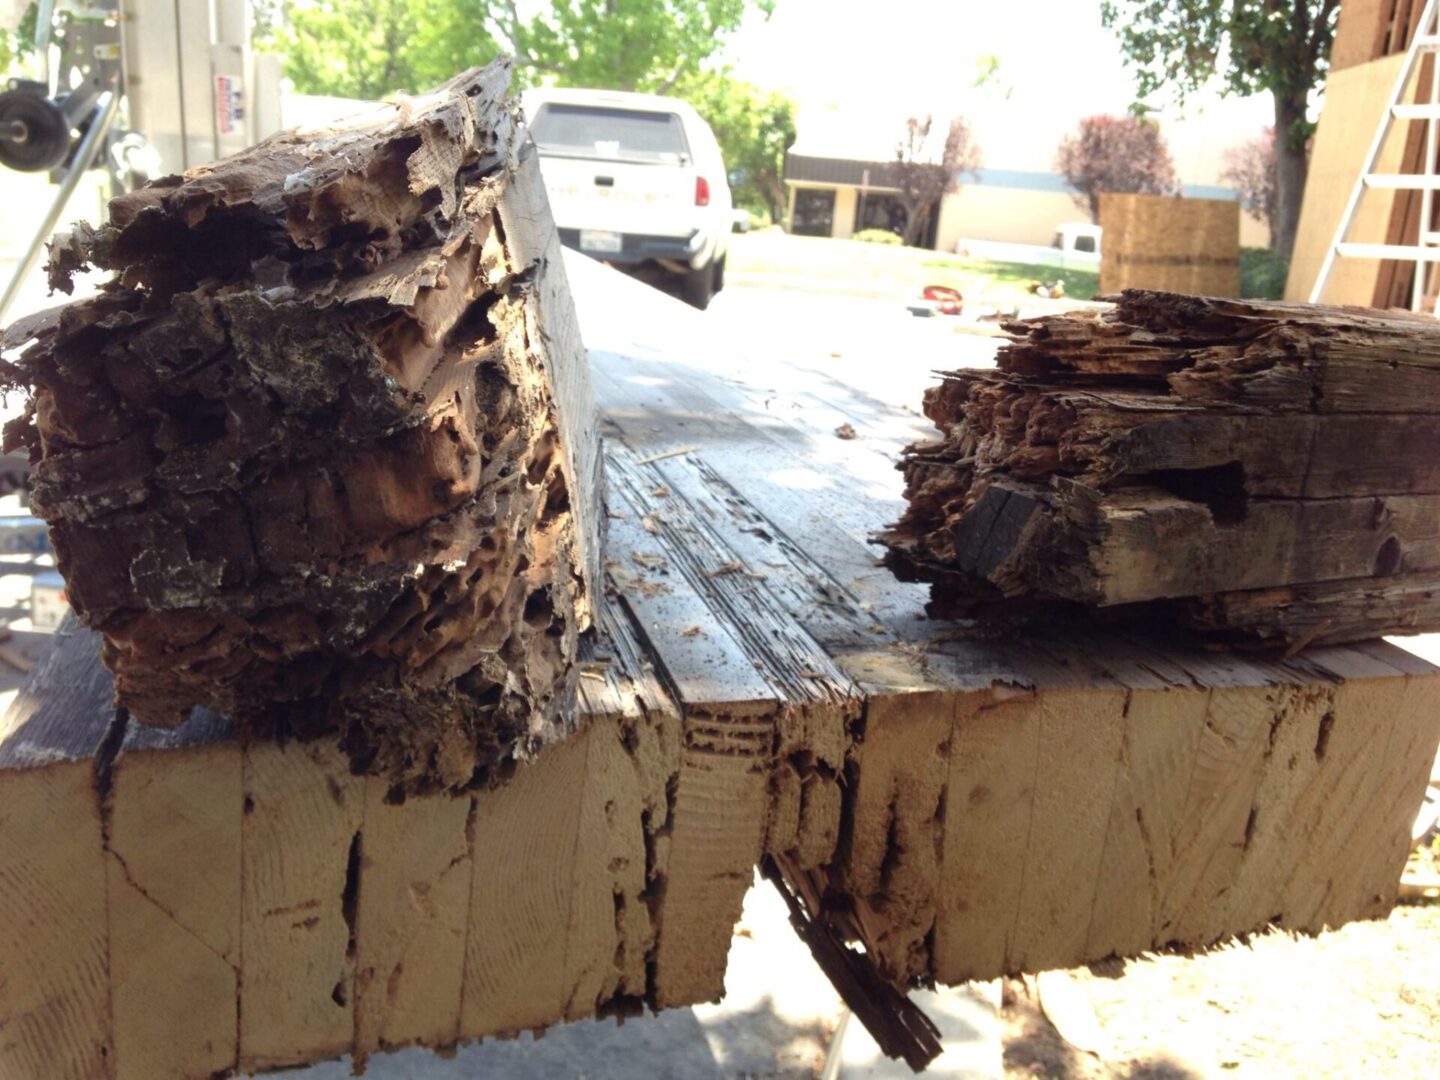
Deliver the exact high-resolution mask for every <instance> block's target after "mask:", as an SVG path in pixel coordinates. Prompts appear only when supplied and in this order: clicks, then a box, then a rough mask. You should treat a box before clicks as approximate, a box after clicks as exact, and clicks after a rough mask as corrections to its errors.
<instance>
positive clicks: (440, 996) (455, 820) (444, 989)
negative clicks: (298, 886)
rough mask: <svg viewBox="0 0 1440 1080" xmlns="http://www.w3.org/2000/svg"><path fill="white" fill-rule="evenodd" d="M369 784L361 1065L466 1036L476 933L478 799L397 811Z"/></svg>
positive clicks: (442, 799) (359, 954)
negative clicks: (470, 938)
mask: <svg viewBox="0 0 1440 1080" xmlns="http://www.w3.org/2000/svg"><path fill="white" fill-rule="evenodd" d="M388 794H389V785H387V784H385V783H384V782H383V781H381V780H378V779H376V778H374V777H370V778H367V779H366V780H365V781H364V791H363V794H362V795H361V797H362V798H363V800H364V807H363V809H362V812H361V833H360V860H361V865H360V881H359V890H358V896H357V898H356V902H355V916H354V918H355V1030H354V1047H353V1053H354V1055H355V1059H356V1060H357V1061H360V1062H363V1061H364V1059H365V1056H366V1055H368V1054H371V1053H374V1052H375V1051H378V1050H394V1049H398V1048H400V1047H403V1046H413V1045H417V1044H418V1045H421V1046H438V1047H443V1046H448V1045H453V1044H454V1043H455V1042H456V1041H457V1040H458V1039H459V1037H460V990H461V980H462V977H463V974H464V970H465V937H466V931H467V928H468V927H469V917H468V915H469V901H470V885H471V863H470V842H469V831H470V827H471V823H470V820H469V818H470V811H471V806H472V801H471V799H470V797H469V796H459V797H451V796H438V797H435V798H422V799H411V800H408V801H407V802H405V803H402V804H398V805H397V804H395V803H392V802H390V801H389V800H388V799H387V796H388Z"/></svg>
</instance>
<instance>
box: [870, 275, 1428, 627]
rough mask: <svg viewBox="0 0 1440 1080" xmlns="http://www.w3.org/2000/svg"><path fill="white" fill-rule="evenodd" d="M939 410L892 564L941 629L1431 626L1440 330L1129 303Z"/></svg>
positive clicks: (1029, 332) (1248, 307) (1045, 339)
mask: <svg viewBox="0 0 1440 1080" xmlns="http://www.w3.org/2000/svg"><path fill="white" fill-rule="evenodd" d="M1010 329H1011V330H1012V332H1014V333H1015V335H1016V338H1015V340H1014V341H1012V342H1011V343H1010V344H1008V345H1006V346H1004V347H1002V348H1001V350H1000V352H999V354H998V356H997V364H998V367H997V369H996V370H993V371H989V370H963V371H955V372H951V373H949V374H947V375H945V376H944V377H943V379H942V382H941V383H940V384H939V385H937V386H935V387H933V388H932V389H931V390H929V391H928V392H927V395H926V414H927V415H928V416H929V417H930V418H931V420H933V421H934V423H935V426H936V428H938V430H939V437H938V438H932V439H929V440H927V441H923V442H919V443H916V444H914V445H912V446H911V447H909V448H908V450H907V451H906V453H905V459H904V471H905V476H906V480H907V491H906V495H907V499H908V502H909V505H908V506H907V508H906V511H905V513H904V515H903V516H902V517H901V519H900V521H899V523H898V524H896V525H895V526H893V527H892V528H891V529H889V530H888V531H887V532H885V533H883V534H882V536H881V539H882V540H883V541H884V542H885V543H886V544H887V545H888V546H889V548H890V551H889V554H888V556H887V559H888V562H889V564H890V566H891V567H892V568H893V569H894V570H895V571H896V572H897V573H899V574H901V575H903V576H904V577H906V578H907V579H909V580H918V581H926V582H929V583H930V584H931V593H932V599H931V604H930V609H929V610H930V611H931V613H932V614H934V615H936V616H938V617H972V616H973V617H978V618H984V619H990V620H996V621H1006V620H1012V619H1024V618H1028V617H1041V618H1052V619H1053V618H1056V617H1067V616H1070V617H1073V616H1076V615H1082V614H1084V613H1085V612H1096V613H1098V614H1099V616H1100V617H1102V618H1104V619H1106V620H1108V621H1111V622H1126V621H1131V622H1136V621H1139V622H1149V623H1151V624H1154V623H1170V624H1179V625H1182V626H1185V627H1188V628H1190V629H1192V630H1199V631H1202V632H1204V633H1206V634H1208V635H1210V636H1212V637H1218V638H1224V639H1228V640H1235V641H1241V642H1248V643H1255V644H1259V645H1268V646H1280V647H1299V646H1301V645H1304V644H1306V643H1311V642H1323V643H1334V642H1342V641H1357V640H1364V639H1368V638H1374V637H1378V636H1380V635H1382V634H1389V633H1409V632H1419V631H1424V630H1428V629H1435V628H1437V627H1440V617H1437V613H1436V605H1435V600H1434V590H1433V587H1432V580H1431V579H1433V578H1434V577H1435V575H1436V573H1437V572H1440V544H1437V542H1436V536H1437V533H1440V463H1437V458H1436V455H1435V453H1434V451H1433V447H1434V446H1435V445H1436V442H1437V440H1440V329H1437V328H1436V326H1435V324H1434V320H1432V319H1429V318H1419V317H1416V316H1414V315H1411V314H1408V313H1392V312H1385V313H1381V312H1374V311H1362V310H1358V309H1345V308H1323V307H1314V306H1309V305H1302V304H1278V303H1267V302H1261V301H1231V300H1211V299H1205V298H1199V297H1187V296H1177V295H1173V294H1167V293H1151V292H1144V291H1138V290H1132V291H1129V292H1127V293H1125V294H1124V295H1123V296H1122V297H1121V298H1120V300H1119V303H1118V304H1117V305H1116V307H1115V308H1114V309H1112V310H1107V311H1105V312H1103V313H1095V312H1083V313H1081V312H1074V313H1069V314H1065V315H1059V316H1053V317H1048V318H1044V319H1037V320H1034V321H1032V322H1029V323H1017V324H1015V325H1014V326H1012V327H1010Z"/></svg>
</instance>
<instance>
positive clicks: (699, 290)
mask: <svg viewBox="0 0 1440 1080" xmlns="http://www.w3.org/2000/svg"><path fill="white" fill-rule="evenodd" d="M717 265H718V264H716V263H709V264H707V265H705V266H702V267H701V268H700V269H699V270H690V271H687V272H686V274H685V302H686V303H688V304H689V305H690V306H691V307H697V308H699V309H700V310H701V311H704V310H705V309H706V308H707V307H709V306H710V299H711V297H713V296H714V295H715V279H716V277H717V276H718V275H717V274H716V267H717Z"/></svg>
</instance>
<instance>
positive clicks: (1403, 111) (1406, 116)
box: [1390, 101, 1440, 120]
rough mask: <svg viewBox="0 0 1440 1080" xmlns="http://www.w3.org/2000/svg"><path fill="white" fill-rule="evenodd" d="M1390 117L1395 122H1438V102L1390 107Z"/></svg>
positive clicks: (1439, 116)
mask: <svg viewBox="0 0 1440 1080" xmlns="http://www.w3.org/2000/svg"><path fill="white" fill-rule="evenodd" d="M1390 115H1391V116H1393V117H1394V118H1395V119H1396V120H1440V102H1433V101H1424V102H1419V103H1417V104H1414V105H1391V106H1390Z"/></svg>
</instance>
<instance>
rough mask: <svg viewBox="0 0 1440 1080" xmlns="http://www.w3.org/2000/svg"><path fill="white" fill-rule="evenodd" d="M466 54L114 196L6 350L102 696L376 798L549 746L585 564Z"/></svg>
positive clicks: (537, 287)
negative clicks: (281, 745)
mask: <svg viewBox="0 0 1440 1080" xmlns="http://www.w3.org/2000/svg"><path fill="white" fill-rule="evenodd" d="M509 80H510V68H509V65H508V63H507V62H499V61H497V62H496V63H495V64H492V65H490V66H489V67H487V68H485V69H483V70H477V71H472V72H469V73H467V74H464V75H461V76H457V77H456V78H455V79H454V80H452V81H451V82H449V83H447V84H446V85H445V86H443V87H441V88H440V89H439V90H437V91H436V92H434V93H433V94H430V95H426V96H424V97H419V98H412V99H407V100H405V101H404V102H402V103H401V104H399V105H397V106H387V107H384V108H381V109H379V110H377V111H376V112H374V113H371V114H367V115H365V116H362V117H360V118H358V119H356V120H354V121H352V122H347V123H344V124H342V125H340V126H338V127H335V128H328V129H324V130H319V131H300V132H287V133H282V134H280V135H277V136H274V137H272V138H270V139H267V140H265V141H264V142H262V143H260V144H258V145H257V146H254V147H252V148H250V149H249V150H246V151H244V152H243V153H241V154H238V155H236V156H234V157H231V158H227V159H225V160H224V161H220V162H217V163H214V164H211V165H206V166H202V167H200V168H198V169H195V170H192V171H191V172H189V173H186V174H185V175H184V176H179V177H168V178H165V179H162V180H158V181H155V182H153V183H151V184H149V185H147V186H146V187H144V188H142V189H140V190H138V191H136V192H134V193H131V194H128V195H123V196H121V197H119V198H117V199H116V200H114V201H113V202H112V204H111V209H110V220H109V221H108V222H107V223H105V224H104V225H102V226H100V227H99V228H97V229H91V228H89V227H86V226H78V227H76V228H75V230H73V231H72V232H71V233H70V234H68V235H67V236H65V237H62V238H60V239H57V241H56V243H55V244H54V245H52V261H51V272H52V280H53V282H54V283H55V284H56V285H58V286H59V287H62V288H67V290H68V279H69V275H70V273H71V272H72V271H73V270H75V269H76V268H78V267H80V266H84V265H94V266H96V267H99V268H102V269H105V270H110V271H113V272H114V274H115V278H114V280H113V281H111V282H110V283H109V284H107V285H105V286H103V287H102V289H101V292H100V294H99V295H98V296H96V297H94V298H92V299H88V300H83V301H79V302H77V303H75V304H72V305H69V306H67V307H65V308H60V309H55V310H52V311H50V312H46V313H43V314H41V315H39V316H37V317H34V318H32V319H28V320H22V322H21V323H19V324H17V325H16V326H15V327H12V328H11V330H10V331H9V332H8V333H7V337H6V345H7V347H12V348H18V347H20V346H25V345H27V344H28V348H26V349H25V350H24V351H23V353H21V354H20V356H19V357H18V359H17V360H16V363H15V365H14V366H7V368H6V369H5V372H6V375H5V378H6V381H7V382H8V384H9V385H11V386H18V387H21V388H23V389H25V390H26V391H27V392H28V393H29V394H30V395H31V404H30V408H29V411H28V412H27V413H26V415H25V416H23V417H22V418H20V419H19V420H17V421H15V422H12V423H11V424H10V425H9V427H8V429H7V433H6V440H7V442H6V445H7V448H8V447H16V446H19V447H23V448H26V449H28V451H29V453H30V455H31V459H32V471H31V478H32V489H33V490H32V495H33V504H34V506H35V507H36V508H37V510H38V511H39V512H40V513H41V514H42V515H43V516H44V517H45V518H46V519H47V520H48V521H49V523H50V525H51V530H52V536H53V540H54V544H55V549H56V552H57V556H58V559H59V562H60V566H61V569H62V571H64V573H65V575H66V579H67V584H68V592H69V597H70V600H71V603H72V604H73V606H74V608H75V610H76V611H77V612H78V613H79V615H80V617H81V618H82V619H83V620H84V621H85V622H86V624H87V625H89V626H92V627H94V628H96V629H98V630H100V631H101V632H102V633H103V635H104V637H105V659H106V663H107V664H108V665H109V666H110V667H111V668H112V670H114V671H115V672H116V685H117V690H118V694H119V699H120V701H121V702H122V703H123V704H124V705H126V706H127V707H128V708H129V709H130V711H131V713H132V714H133V715H134V716H135V717H136V718H138V719H139V720H141V721H143V722H145V723H148V724H153V725H159V726H172V727H173V726H176V725H178V724H179V723H180V722H181V721H182V720H183V719H184V718H185V716H186V715H187V713H188V712H189V710H190V708H191V707H192V706H203V707H206V708H208V709H210V710H212V711H214V712H217V713H220V714H223V715H226V716H230V717H233V718H234V719H235V721H236V722H237V723H239V724H240V725H241V726H242V727H245V728H247V729H255V728H257V726H263V727H265V728H266V729H268V730H272V731H278V732H280V733H281V734H285V733H289V732H294V733H297V734H300V735H304V736H311V735H315V734H317V733H320V732H330V731H338V733H339V738H340V741H341V744H342V746H343V749H344V751H345V753H346V755H347V757H348V759H349V761H350V763H351V764H352V765H353V766H354V767H355V768H356V769H358V770H360V771H362V772H367V773H372V774H375V775H379V776H381V777H384V778H385V779H387V780H388V781H389V782H390V783H391V784H392V785H394V786H396V787H397V789H400V790H408V791H418V790H428V789H433V788H446V787H464V786H466V785H468V784H469V783H471V782H472V781H473V780H475V779H476V778H482V779H483V778H484V777H485V776H487V775H489V774H491V773H493V772H494V771H495V770H496V769H497V768H499V767H500V766H502V765H503V763H505V762H507V761H508V760H510V759H511V758H512V757H514V756H515V755H517V754H519V755H522V756H523V755H525V754H527V753H532V752H533V751H534V750H535V748H536V747H537V746H538V745H539V744H540V743H542V742H544V741H547V740H550V739H554V738H556V737H558V736H560V735H563V734H564V733H565V732H567V731H568V730H569V728H570V726H571V720H572V714H573V703H574V700H575V687H576V681H575V680H576V670H575V655H576V647H577V646H576V638H577V634H578V632H579V631H581V630H583V629H584V628H585V627H586V626H587V625H588V623H589V621H590V618H591V610H592V607H593V596H592V595H591V589H590V586H589V584H588V583H589V582H592V581H593V580H594V579H595V574H596V573H597V572H598V565H599V536H598V529H599V525H600V523H601V519H602V516H603V515H602V512H601V510H600V497H601V496H600V477H599V472H598V469H599V458H598V455H597V451H596V443H597V436H596V432H595V422H596V418H595V412H594V405H593V401H592V397H591V393H590V384H589V378H588V369H587V365H586V360H585V355H584V351H583V349H582V348H581V345H580V339H579V334H578V331H577V329H576V325H575V314H574V309H573V305H572V303H571V300H570V296H569V292H568V288H567V286H566V283H565V271H564V267H563V264H562V261H561V259H560V248H559V243H558V237H557V233H556V230H555V227H554V223H553V220H552V219H551V217H550V213H549V208H548V204H547V202H546V199H545V194H544V190H543V187H542V185H541V181H540V175H539V169H538V165H537V162H536V159H535V156H534V152H533V151H534V147H533V145H532V144H531V143H530V142H529V140H528V136H525V135H524V133H523V129H521V128H520V127H519V126H518V118H517V116H516V110H515V107H514V105H513V103H512V101H511V99H510V98H509V97H508V94H507V89H508V84H509Z"/></svg>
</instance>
